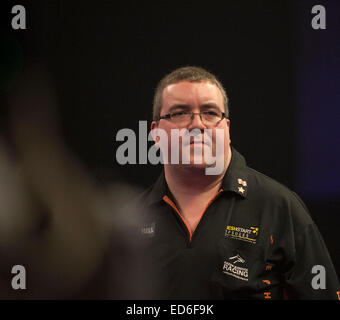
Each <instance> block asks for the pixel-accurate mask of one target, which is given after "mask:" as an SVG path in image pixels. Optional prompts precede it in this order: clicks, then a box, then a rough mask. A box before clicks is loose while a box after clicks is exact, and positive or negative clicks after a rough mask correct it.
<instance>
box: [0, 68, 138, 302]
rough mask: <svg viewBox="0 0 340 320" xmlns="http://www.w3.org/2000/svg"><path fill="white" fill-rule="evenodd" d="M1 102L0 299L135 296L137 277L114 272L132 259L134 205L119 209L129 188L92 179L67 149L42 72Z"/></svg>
mask: <svg viewBox="0 0 340 320" xmlns="http://www.w3.org/2000/svg"><path fill="white" fill-rule="evenodd" d="M7 103H8V105H9V120H8V127H9V129H10V130H9V137H10V139H8V137H7V138H5V136H0V203H1V206H0V261H1V264H0V299H18V298H20V299H49V298H62V299H68V298H94V299H95V298H118V299H119V298H127V297H135V298H138V294H139V293H138V292H139V291H138V290H141V286H140V283H139V282H138V281H137V280H136V281H135V282H134V283H133V282H132V281H134V279H133V278H131V283H128V284H127V283H120V280H119V279H121V272H128V270H129V269H128V266H129V265H130V263H129V261H130V260H131V259H133V260H135V259H134V258H135V256H134V253H133V250H132V249H131V248H132V247H133V242H134V240H133V238H131V235H129V237H126V236H125V235H126V232H128V231H127V230H128V229H130V228H131V227H133V224H134V221H135V218H134V211H133V210H125V211H124V210H123V209H122V208H123V204H125V203H127V202H125V200H126V199H131V197H133V195H134V191H133V190H132V189H131V188H130V187H128V186H125V185H121V184H112V185H110V186H106V187H104V186H100V185H98V183H96V181H95V180H94V179H93V178H92V177H91V176H90V174H89V173H88V172H87V171H86V169H85V168H84V167H83V166H82V165H81V164H80V163H79V162H78V161H77V160H76V159H75V158H74V157H72V155H71V153H70V152H69V150H67V148H66V146H65V144H64V143H63V141H62V139H61V137H60V135H59V134H58V129H57V122H56V119H57V116H56V114H55V112H56V97H55V96H54V93H53V90H52V89H51V87H50V86H49V85H48V81H47V77H46V75H45V74H44V73H43V72H41V71H40V70H37V69H32V70H30V71H29V72H27V73H26V76H25V77H24V78H23V79H21V80H20V82H19V83H17V84H16V86H15V87H14V88H12V89H11V92H10V93H9V94H8V96H7ZM127 239H129V240H127ZM14 265H22V266H24V267H25V270H26V289H24V290H20V289H19V290H14V289H13V287H12V283H11V281H12V278H13V277H14V276H15V274H12V273H11V270H12V267H13V266H14ZM131 274H134V275H137V273H136V272H132V271H131ZM130 284H131V287H130ZM136 286H137V288H136ZM140 294H141V295H142V297H144V296H143V293H140Z"/></svg>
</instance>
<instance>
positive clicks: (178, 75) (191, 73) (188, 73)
mask: <svg viewBox="0 0 340 320" xmlns="http://www.w3.org/2000/svg"><path fill="white" fill-rule="evenodd" d="M180 81H189V82H201V81H209V82H211V83H212V84H215V85H216V86H217V87H218V88H219V89H220V91H221V93H222V96H223V102H224V109H225V114H226V117H227V118H228V116H229V109H228V97H227V94H226V92H225V90H224V88H223V86H222V84H221V82H220V81H219V80H218V79H217V78H216V76H214V75H213V74H212V73H210V72H208V71H207V70H205V69H203V68H201V67H192V66H187V67H181V68H178V69H176V70H174V71H172V72H171V73H169V74H167V75H166V76H165V77H163V78H162V79H161V80H160V81H159V83H158V85H157V87H156V90H155V95H154V99H153V120H154V121H158V120H159V117H160V114H161V109H162V96H163V90H164V88H166V87H167V86H169V85H170V84H174V83H177V82H180Z"/></svg>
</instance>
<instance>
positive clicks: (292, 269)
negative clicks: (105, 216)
mask: <svg viewBox="0 0 340 320" xmlns="http://www.w3.org/2000/svg"><path fill="white" fill-rule="evenodd" d="M139 210H140V213H141V217H142V219H141V224H140V227H139V228H140V229H139V232H140V237H141V244H142V246H143V252H144V257H146V258H147V261H148V267H147V269H148V271H149V272H150V274H151V278H150V279H149V278H148V279H149V280H148V284H149V285H150V288H151V289H152V290H153V295H152V298H156V299H282V298H285V297H288V298H291V299H338V298H339V295H340V292H339V291H340V288H339V282H338V279H337V276H336V272H335V270H334V267H333V264H332V262H331V259H330V257H329V254H328V252H327V248H326V246H325V244H324V241H323V239H322V237H321V235H320V233H319V231H318V229H317V227H316V225H315V224H314V222H313V221H312V219H311V217H310V215H309V213H308V211H307V208H306V207H305V205H304V204H303V202H302V201H301V199H300V198H299V197H298V196H297V195H296V194H295V193H294V192H292V191H290V190H289V189H287V188H286V187H285V186H283V185H281V184H279V183H278V182H276V181H274V180H273V179H271V178H269V177H267V176H265V175H263V174H261V173H259V172H257V171H255V170H253V169H251V168H249V167H248V166H247V165H246V162H245V159H244V158H243V156H242V155H240V154H239V153H238V152H237V151H236V150H235V149H234V148H233V149H232V158H231V162H230V165H229V167H228V170H227V172H226V174H225V176H224V179H223V182H222V186H221V190H220V191H219V193H218V194H217V195H216V196H215V197H214V198H213V199H211V201H210V202H209V204H208V206H207V208H206V210H205V212H203V213H202V218H201V220H200V222H199V224H198V226H197V228H196V230H195V231H194V233H193V234H191V232H190V231H189V229H188V228H187V226H186V224H185V222H184V220H183V219H182V217H181V213H180V212H179V210H178V209H177V207H176V203H175V201H174V199H173V198H172V196H171V194H170V193H169V190H168V188H167V184H166V181H165V178H164V173H163V174H162V175H161V176H160V177H159V179H158V181H157V182H156V183H155V184H154V185H153V186H152V187H150V188H149V189H148V190H147V191H146V192H145V193H144V194H143V195H142V196H141V198H140V199H139Z"/></svg>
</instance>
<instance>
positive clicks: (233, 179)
mask: <svg viewBox="0 0 340 320" xmlns="http://www.w3.org/2000/svg"><path fill="white" fill-rule="evenodd" d="M231 150H232V155H231V160H230V164H229V167H228V169H227V172H226V174H225V175H224V177H223V180H222V186H221V188H222V190H223V191H224V192H230V191H231V192H234V193H236V194H238V195H240V196H241V197H243V198H246V197H247V191H248V183H247V174H246V170H245V169H246V167H247V164H246V161H245V159H244V157H243V156H242V155H241V154H240V153H239V152H238V151H237V150H236V149H235V148H233V147H232V148H231ZM169 194H170V192H169V189H168V186H167V183H166V180H165V174H164V170H163V171H162V173H161V175H160V176H159V177H158V179H157V181H156V182H155V183H154V185H153V186H152V188H151V192H150V193H149V196H148V197H147V199H146V202H147V205H151V204H153V203H156V202H159V201H162V199H163V197H164V196H165V195H168V196H169Z"/></svg>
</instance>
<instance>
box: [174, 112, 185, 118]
mask: <svg viewBox="0 0 340 320" xmlns="http://www.w3.org/2000/svg"><path fill="white" fill-rule="evenodd" d="M185 114H186V113H185V112H183V111H180V112H174V113H172V114H171V117H172V118H176V117H182V116H184V115H185Z"/></svg>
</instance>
